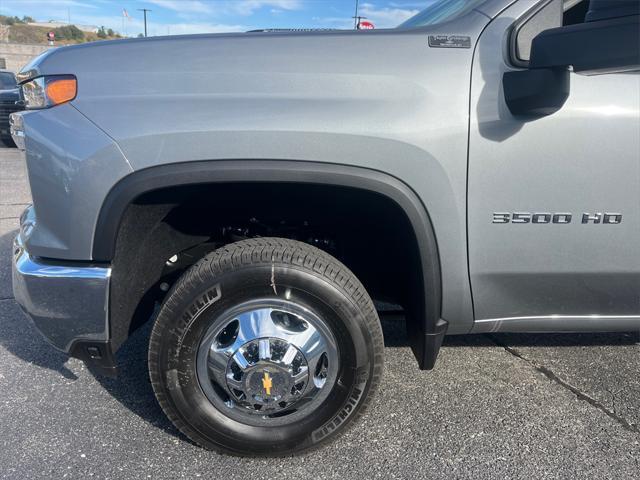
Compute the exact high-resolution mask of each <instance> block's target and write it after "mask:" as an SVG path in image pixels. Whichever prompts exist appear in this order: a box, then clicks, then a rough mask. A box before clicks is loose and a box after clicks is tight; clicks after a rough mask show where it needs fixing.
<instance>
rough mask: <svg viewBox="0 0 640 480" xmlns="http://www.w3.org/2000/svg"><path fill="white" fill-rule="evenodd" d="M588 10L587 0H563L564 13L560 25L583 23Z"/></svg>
mask: <svg viewBox="0 0 640 480" xmlns="http://www.w3.org/2000/svg"><path fill="white" fill-rule="evenodd" d="M587 10H589V1H588V0H565V2H564V15H563V16H562V25H565V26H566V25H575V24H576V23H584V20H585V17H586V16H587Z"/></svg>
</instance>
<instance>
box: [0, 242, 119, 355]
mask: <svg viewBox="0 0 640 480" xmlns="http://www.w3.org/2000/svg"><path fill="white" fill-rule="evenodd" d="M12 276H13V294H14V297H15V299H16V301H17V302H18V304H20V306H21V307H22V309H23V310H24V312H25V313H26V314H27V316H28V317H29V318H30V319H31V320H32V321H33V323H34V324H35V326H36V328H37V329H38V330H39V331H40V332H41V333H42V334H43V335H44V337H45V338H46V339H47V340H48V341H49V342H51V343H52V344H53V345H54V346H55V347H56V348H58V349H60V350H62V351H64V352H66V353H70V350H71V348H72V344H73V343H74V342H76V341H107V340H108V339H109V338H108V337H109V328H108V318H109V316H108V305H109V279H110V277H111V268H109V267H102V266H84V265H77V264H73V263H71V262H60V263H53V262H49V261H44V260H39V259H35V258H32V257H31V256H30V255H29V252H27V250H26V249H25V248H24V244H23V242H22V238H21V235H18V236H17V237H16V239H15V240H14V244H13V265H12Z"/></svg>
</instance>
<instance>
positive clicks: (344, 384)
mask: <svg viewBox="0 0 640 480" xmlns="http://www.w3.org/2000/svg"><path fill="white" fill-rule="evenodd" d="M274 280H275V281H274ZM190 287H191V288H182V289H177V290H176V291H175V292H172V294H170V295H169V298H168V301H167V303H165V305H164V306H163V308H162V310H161V312H160V314H159V317H158V320H157V327H159V331H158V334H159V338H160V345H159V348H158V349H157V351H156V352H155V354H156V357H157V358H156V360H157V361H156V362H151V363H152V364H154V365H156V366H157V371H156V372H155V374H156V376H157V378H158V379H159V381H160V387H161V389H162V390H163V394H164V395H165V396H166V399H167V401H168V402H169V403H170V404H172V409H173V410H174V411H175V412H177V414H178V415H179V416H180V417H181V420H182V422H184V423H185V424H186V425H187V428H189V429H190V430H191V431H192V432H190V433H195V437H197V438H198V439H199V443H202V444H204V446H207V447H210V448H215V449H218V450H220V449H223V450H226V451H230V452H231V453H241V454H247V453H248V452H251V453H252V454H255V455H260V454H277V453H280V452H282V453H287V452H292V451H299V450H304V449H308V448H311V447H313V446H315V445H317V444H319V443H321V442H323V441H324V440H326V439H328V438H329V437H332V436H334V435H335V434H337V433H339V432H340V431H342V430H343V429H344V428H345V427H346V425H347V424H349V423H350V422H351V421H352V420H353V419H354V418H355V417H356V416H357V414H358V411H359V410H360V409H361V408H362V404H363V402H364V400H365V399H366V397H367V396H368V394H369V390H370V388H371V383H372V381H371V380H372V377H373V374H374V361H375V351H374V346H373V345H374V339H373V337H372V333H371V331H370V329H369V327H367V322H366V321H365V318H364V315H365V314H366V312H363V311H362V309H361V308H360V307H359V306H358V304H357V302H356V301H355V299H353V298H351V296H350V295H349V294H348V293H347V292H346V291H345V289H344V288H343V287H342V286H341V285H339V284H337V283H336V282H332V281H329V280H328V279H326V278H325V277H323V276H321V275H319V274H318V273H316V272H314V271H309V270H307V269H305V268H295V267H292V266H291V265H282V264H277V263H271V264H266V265H265V264H262V265H252V266H244V267H241V268H238V269H235V270H231V271H227V272H225V273H223V274H221V275H214V274H213V273H212V274H210V275H208V276H207V278H201V279H200V282H198V283H197V284H194V285H190ZM285 295H287V296H288V298H287V300H288V301H292V302H295V303H299V304H301V305H303V306H304V307H305V308H308V309H310V310H312V311H313V312H314V313H315V314H316V315H317V316H318V317H319V318H322V319H323V320H324V321H325V322H326V324H327V325H328V327H329V328H330V329H331V331H332V332H333V335H334V337H335V340H336V342H337V344H338V351H339V358H340V360H339V362H340V365H339V372H338V378H337V381H336V382H335V383H334V385H333V386H332V387H331V388H332V391H331V392H330V394H329V395H328V396H327V398H326V399H325V400H324V401H323V402H322V403H321V404H320V405H319V406H318V408H317V409H316V410H314V411H313V412H310V415H307V416H305V417H303V418H302V419H300V421H298V422H295V423H293V424H290V425H286V426H278V427H258V426H253V425H247V424H245V423H242V422H239V421H237V420H233V419H231V418H230V417H228V416H227V415H225V414H224V413H223V412H222V411H221V410H219V409H218V408H216V407H215V406H214V405H213V404H212V403H211V402H210V401H209V399H208V398H207V397H206V395H205V393H204V392H203V390H202V388H201V386H200V383H199V380H198V376H197V374H196V359H197V354H198V347H199V345H200V342H201V340H202V338H203V336H204V335H205V333H206V332H207V330H208V329H209V328H210V326H211V324H212V321H214V320H215V319H216V318H218V317H220V315H222V314H223V312H225V311H227V310H228V309H229V308H231V307H234V306H235V305H238V304H239V303H241V302H244V301H246V300H252V299H255V298H269V297H270V298H279V299H282V298H284V296H285ZM154 330H155V329H154ZM153 354H154V352H150V358H151V356H152V355H153Z"/></svg>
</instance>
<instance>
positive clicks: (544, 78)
mask: <svg viewBox="0 0 640 480" xmlns="http://www.w3.org/2000/svg"><path fill="white" fill-rule="evenodd" d="M569 67H572V68H573V71H574V72H576V73H584V74H587V75H590V74H602V73H611V72H626V71H633V70H640V16H639V15H632V16H626V17H619V18H614V19H607V20H599V21H594V22H587V23H581V24H577V25H570V26H566V27H559V28H552V29H549V30H545V31H543V32H542V33H540V34H539V35H537V36H536V37H535V38H534V39H533V42H532V45H531V58H530V61H529V69H528V70H520V71H512V72H506V73H505V74H504V76H503V87H504V95H505V100H506V103H507V106H508V107H509V110H510V111H511V113H512V114H513V115H525V116H543V115H550V114H552V113H554V112H556V111H558V110H559V109H560V108H562V106H563V105H564V103H565V101H566V100H567V98H568V97H569Z"/></svg>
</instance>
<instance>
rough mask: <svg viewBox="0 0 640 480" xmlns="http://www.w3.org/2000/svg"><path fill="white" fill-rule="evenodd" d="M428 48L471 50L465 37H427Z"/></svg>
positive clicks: (467, 37) (469, 40) (468, 39)
mask: <svg viewBox="0 0 640 480" xmlns="http://www.w3.org/2000/svg"><path fill="white" fill-rule="evenodd" d="M429 46H430V47H435V48H471V37H469V36H467V35H429Z"/></svg>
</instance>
